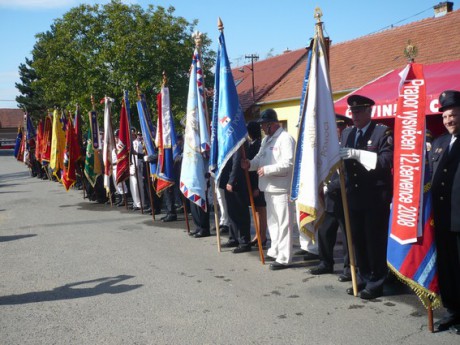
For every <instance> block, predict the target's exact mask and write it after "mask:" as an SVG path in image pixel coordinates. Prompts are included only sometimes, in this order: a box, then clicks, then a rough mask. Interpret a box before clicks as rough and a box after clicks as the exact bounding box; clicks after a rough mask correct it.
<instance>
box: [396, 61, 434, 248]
mask: <svg viewBox="0 0 460 345" xmlns="http://www.w3.org/2000/svg"><path fill="white" fill-rule="evenodd" d="M425 88H426V85H425V79H424V76H423V66H422V65H421V64H417V63H410V64H409V65H407V67H406V68H405V69H404V70H403V71H401V84H400V90H399V98H398V108H397V109H398V111H397V114H396V117H395V135H394V179H393V181H394V182H393V186H394V193H393V207H392V212H393V218H392V224H391V233H390V236H391V237H392V238H393V239H394V240H396V241H397V242H399V243H401V244H405V243H413V242H416V241H417V238H418V237H419V236H421V234H422V230H423V229H422V223H423V222H422V221H421V209H422V206H423V198H422V195H423V188H424V185H423V183H422V181H423V172H424V166H425V155H424V152H425V92H426V91H425Z"/></svg>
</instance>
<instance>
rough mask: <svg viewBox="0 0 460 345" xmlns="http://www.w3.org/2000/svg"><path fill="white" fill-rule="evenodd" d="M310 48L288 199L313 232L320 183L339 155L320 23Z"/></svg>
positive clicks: (319, 206) (319, 212) (318, 209)
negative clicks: (295, 204)
mask: <svg viewBox="0 0 460 345" xmlns="http://www.w3.org/2000/svg"><path fill="white" fill-rule="evenodd" d="M311 51H312V52H311V54H312V55H311V65H308V64H307V73H309V76H308V78H305V80H304V90H306V92H305V93H303V99H302V104H301V108H300V109H301V113H300V121H299V132H298V138H297V146H296V152H295V160H294V172H293V177H292V186H291V200H296V202H297V210H298V212H299V215H298V217H299V219H298V222H299V229H301V230H302V231H304V232H306V233H310V236H313V232H314V230H315V227H316V225H317V224H318V222H316V223H314V222H315V221H317V220H319V219H321V217H322V215H323V212H324V208H323V200H322V196H323V186H324V184H325V183H326V182H327V180H328V178H329V177H330V175H332V173H333V172H335V171H336V170H337V168H338V166H339V162H340V156H339V139H338V136H337V127H336V123H335V112H334V103H333V100H332V92H331V85H330V79H329V71H328V63H327V56H326V49H325V42H324V37H323V33H322V29H321V28H320V27H319V28H318V27H317V32H316V33H315V37H314V41H313V46H312V48H311ZM308 70H309V71H308ZM305 84H307V85H308V87H307V86H306V85H305Z"/></svg>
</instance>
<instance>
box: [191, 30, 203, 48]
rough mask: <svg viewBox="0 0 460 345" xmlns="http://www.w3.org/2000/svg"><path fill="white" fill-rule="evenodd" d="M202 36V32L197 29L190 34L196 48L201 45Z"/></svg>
mask: <svg viewBox="0 0 460 345" xmlns="http://www.w3.org/2000/svg"><path fill="white" fill-rule="evenodd" d="M202 36H203V34H202V33H201V32H199V31H195V32H194V33H193V34H192V38H193V39H194V40H195V46H196V47H197V48H199V47H201V43H202V41H203V40H202Z"/></svg>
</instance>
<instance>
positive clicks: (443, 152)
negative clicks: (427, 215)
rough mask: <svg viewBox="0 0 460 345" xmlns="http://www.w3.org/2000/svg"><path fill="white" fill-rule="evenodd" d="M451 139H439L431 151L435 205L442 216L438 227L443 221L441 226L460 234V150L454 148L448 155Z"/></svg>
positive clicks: (446, 135)
mask: <svg viewBox="0 0 460 345" xmlns="http://www.w3.org/2000/svg"><path fill="white" fill-rule="evenodd" d="M451 137H452V136H451V135H450V134H445V135H443V136H441V137H439V138H437V139H436V140H435V141H434V142H433V146H432V148H431V151H430V156H429V157H430V168H431V172H432V192H433V205H434V207H436V208H437V209H438V210H440V212H441V214H442V215H440V217H438V220H436V223H437V225H439V222H440V221H441V222H442V223H443V224H442V225H441V226H446V227H448V228H449V229H450V230H451V231H454V232H460V149H459V146H457V147H456V148H455V147H454V149H453V150H452V152H451V154H448V151H449V144H450V140H451ZM457 140H460V138H457ZM449 223H450V224H449Z"/></svg>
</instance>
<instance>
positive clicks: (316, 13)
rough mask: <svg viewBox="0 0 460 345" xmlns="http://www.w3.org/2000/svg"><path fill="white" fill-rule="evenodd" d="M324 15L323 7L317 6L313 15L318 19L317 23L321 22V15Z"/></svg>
mask: <svg viewBox="0 0 460 345" xmlns="http://www.w3.org/2000/svg"><path fill="white" fill-rule="evenodd" d="M322 16H323V11H321V8H319V7H316V8H315V14H314V16H313V17H314V18H315V19H316V22H317V23H321V17H322Z"/></svg>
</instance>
